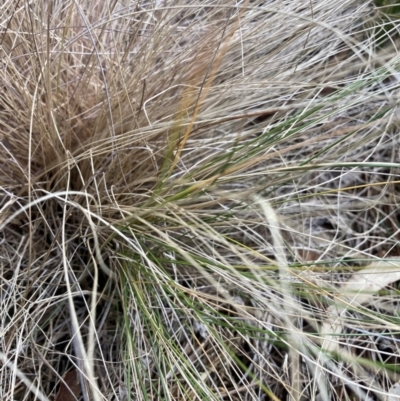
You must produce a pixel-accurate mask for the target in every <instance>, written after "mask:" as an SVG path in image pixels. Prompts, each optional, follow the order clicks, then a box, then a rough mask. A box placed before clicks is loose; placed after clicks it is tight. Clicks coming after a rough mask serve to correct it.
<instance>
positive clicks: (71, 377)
mask: <svg viewBox="0 0 400 401" xmlns="http://www.w3.org/2000/svg"><path fill="white" fill-rule="evenodd" d="M63 380H64V381H61V383H60V388H59V390H58V393H57V396H56V399H55V401H76V400H77V399H78V398H79V397H80V395H81V387H80V385H79V380H78V374H77V371H76V369H73V370H70V371H69V372H68V373H66V374H65V375H64V377H63Z"/></svg>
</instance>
